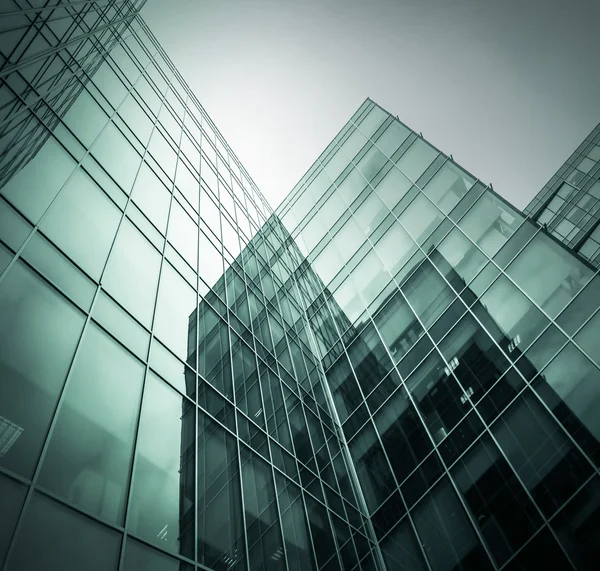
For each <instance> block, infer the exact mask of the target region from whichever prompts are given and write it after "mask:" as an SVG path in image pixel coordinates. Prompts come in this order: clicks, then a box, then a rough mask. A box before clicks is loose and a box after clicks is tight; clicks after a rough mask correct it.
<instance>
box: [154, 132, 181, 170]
mask: <svg viewBox="0 0 600 571" xmlns="http://www.w3.org/2000/svg"><path fill="white" fill-rule="evenodd" d="M148 150H149V151H150V153H151V154H152V157H153V158H154V160H155V161H156V162H157V163H158V164H159V165H160V166H161V167H162V168H163V170H164V171H165V173H166V174H167V175H168V177H169V178H170V179H171V180H173V179H174V177H175V165H176V163H177V155H176V154H175V151H174V150H173V147H172V146H171V145H170V144H169V143H167V140H166V139H165V138H164V137H163V135H162V134H161V132H160V131H159V130H158V129H155V130H154V132H153V133H152V138H151V139H150V144H149V145H148Z"/></svg>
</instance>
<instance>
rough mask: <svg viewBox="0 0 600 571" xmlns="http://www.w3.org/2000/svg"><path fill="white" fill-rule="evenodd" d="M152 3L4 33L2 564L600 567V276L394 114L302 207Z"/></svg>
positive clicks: (370, 131)
mask: <svg viewBox="0 0 600 571" xmlns="http://www.w3.org/2000/svg"><path fill="white" fill-rule="evenodd" d="M142 4H143V1H140V2H135V1H132V0H121V1H118V0H107V1H104V2H103V1H100V0H99V1H96V2H75V1H74V2H70V3H61V4H56V3H53V2H47V3H45V4H44V6H43V7H34V6H33V5H32V4H29V2H28V1H27V0H22V1H21V0H12V2H10V3H6V4H5V6H3V7H2V8H0V16H2V17H1V18H0V58H1V59H0V66H1V67H0V509H1V512H2V526H0V569H1V570H2V571H21V570H23V569H34V568H38V567H42V566H43V567H47V568H50V569H62V570H65V571H71V570H79V569H90V570H98V571H112V570H114V571H138V570H148V571H155V570H156V571H163V570H175V569H178V570H179V571H192V570H193V571H195V570H214V571H229V570H248V571H249V570H260V569H264V570H268V571H277V570H282V571H283V570H295V571H299V570H302V571H304V570H310V569H314V570H315V571H316V570H326V571H334V570H335V571H337V570H359V569H361V570H366V571H374V570H381V571H384V570H385V569H389V570H390V571H391V570H397V569H406V570H413V569H416V570H418V569H424V570H429V571H438V570H439V571H451V570H454V569H465V570H466V569H477V570H479V569H500V568H502V569H510V570H515V569H530V568H534V567H535V568H538V567H539V568H544V567H547V568H559V569H573V568H575V569H595V568H596V565H597V559H598V555H600V553H599V551H598V545H600V535H599V533H598V529H600V480H599V474H598V468H599V463H600V446H599V444H598V439H599V438H600V423H599V422H598V414H597V411H598V409H599V407H600V369H599V367H600V359H599V358H598V355H599V354H600V345H599V344H598V339H600V313H599V312H597V310H598V307H599V306H600V277H599V276H598V275H597V274H598V272H597V271H596V269H595V268H594V266H593V265H592V264H588V263H587V262H586V261H585V260H583V259H582V258H580V257H577V256H575V255H573V254H572V253H571V251H570V250H568V249H567V248H565V247H564V246H563V245H562V244H560V243H559V242H558V241H557V240H555V239H554V238H552V237H551V236H550V235H548V233H547V232H545V231H544V230H542V229H541V228H540V227H539V225H536V224H535V223H533V222H532V221H531V220H530V219H528V218H526V217H525V216H524V215H523V214H522V213H520V212H518V211H517V210H515V209H514V208H513V207H511V206H510V205H509V204H507V203H506V202H505V201H504V200H503V199H502V198H500V197H499V196H497V195H496V194H495V193H494V192H493V191H492V190H491V189H490V188H487V187H486V186H485V185H483V184H482V183H481V182H480V181H478V180H477V179H476V178H475V177H473V176H472V175H471V174H469V173H468V172H466V171H465V170H464V169H462V168H461V167H460V166H459V165H457V164H456V163H454V161H453V160H452V159H451V158H450V157H448V156H446V155H444V154H443V153H441V152H439V151H438V150H437V149H435V148H434V147H433V146H432V145H430V144H429V143H428V142H427V141H425V140H424V139H423V138H422V137H421V136H419V135H417V134H416V133H415V132H414V131H412V130H410V129H409V128H408V127H406V126H405V125H403V124H402V123H401V122H400V121H399V120H397V119H396V118H394V117H392V116H391V115H389V114H388V113H387V112H385V111H384V110H382V109H381V108H380V107H378V106H377V105H376V104H375V103H373V102H372V101H371V100H369V99H367V100H366V101H365V102H364V103H363V105H361V107H360V108H359V109H358V110H357V112H356V113H355V114H354V115H353V117H352V118H351V119H350V121H349V122H348V123H347V125H346V126H344V128H343V129H342V131H340V133H339V134H338V135H337V136H336V137H335V139H334V140H333V141H332V143H331V144H330V145H329V146H328V148H327V149H326V150H325V151H324V152H323V153H322V155H321V156H320V157H319V158H318V159H317V161H316V162H315V164H314V165H313V166H312V167H311V168H310V169H309V171H308V172H307V173H306V175H305V176H304V177H303V178H302V180H301V181H300V182H299V183H298V185H297V186H296V187H295V188H294V189H293V190H292V192H291V193H290V195H289V196H288V198H287V199H286V200H285V201H284V202H283V203H282V205H281V206H280V208H279V209H278V210H277V211H276V212H273V211H272V209H271V208H270V206H269V205H268V203H267V202H266V201H265V199H264V198H263V196H262V194H261V193H260V191H259V190H258V188H257V187H256V185H255V184H254V183H253V181H252V180H251V178H250V176H249V175H248V173H247V172H246V170H245V169H244V168H243V166H242V165H241V164H240V162H239V160H238V159H237V158H236V156H235V155H234V153H233V152H232V150H231V149H230V147H229V145H228V144H227V143H226V141H225V140H224V139H223V137H222V136H221V134H220V133H219V131H218V130H217V128H216V127H215V125H214V124H213V123H212V121H211V120H210V118H209V117H208V115H207V114H206V112H205V111H204V109H203V108H202V106H201V105H200V103H199V102H198V100H197V99H196V97H195V96H194V94H193V93H191V91H190V90H189V87H188V86H187V84H186V83H185V81H184V80H183V78H182V77H181V76H180V74H179V73H178V72H177V70H176V69H175V67H174V66H173V64H172V62H171V61H170V60H169V58H168V57H167V55H166V54H165V53H164V51H163V50H162V49H161V47H160V45H159V44H158V42H157V41H156V39H155V38H154V36H153V35H152V33H151V32H150V30H148V28H147V26H146V25H145V23H144V22H143V20H142V19H141V18H140V16H139V14H138V12H139V9H140V7H141V6H142Z"/></svg>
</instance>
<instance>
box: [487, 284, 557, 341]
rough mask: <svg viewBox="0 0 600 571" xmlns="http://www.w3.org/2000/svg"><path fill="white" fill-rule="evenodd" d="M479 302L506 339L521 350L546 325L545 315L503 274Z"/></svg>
mask: <svg viewBox="0 0 600 571" xmlns="http://www.w3.org/2000/svg"><path fill="white" fill-rule="evenodd" d="M481 302H482V304H483V307H484V308H485V309H486V310H487V311H486V313H487V314H489V315H490V316H491V317H492V319H493V320H494V322H495V323H496V325H498V327H500V329H501V330H502V332H503V333H504V335H505V336H506V338H507V339H510V340H513V341H515V343H516V344H518V345H519V349H520V350H521V351H525V350H526V349H527V347H529V345H530V344H531V343H532V342H533V340H534V339H535V338H536V337H537V336H538V335H539V334H540V333H541V332H542V331H543V330H544V329H545V328H546V325H547V324H548V318H547V317H546V316H545V315H544V314H543V313H542V312H541V311H540V310H539V309H537V308H536V307H535V305H533V303H531V302H530V301H529V300H528V299H527V297H525V296H524V295H523V294H522V293H521V292H520V291H519V290H518V289H517V288H516V287H515V286H514V284H513V283H511V282H510V281H509V280H508V279H507V278H505V277H504V276H501V277H500V278H498V279H497V280H496V282H495V283H494V284H493V285H492V287H491V288H490V289H489V290H488V291H486V292H485V294H484V295H483V297H482V298H481ZM517 337H518V341H517Z"/></svg>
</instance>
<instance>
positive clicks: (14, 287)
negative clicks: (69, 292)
mask: <svg viewBox="0 0 600 571" xmlns="http://www.w3.org/2000/svg"><path fill="white" fill-rule="evenodd" d="M0 315H1V316H2V318H1V319H0V378H1V379H2V382H1V383H0V417H2V420H1V421H0V422H1V423H4V425H5V427H6V428H5V430H7V431H8V434H12V437H11V438H12V439H13V442H12V445H11V447H10V448H9V449H8V450H6V451H5V453H4V454H3V456H2V457H1V458H0V464H1V465H2V466H4V467H5V468H7V469H9V470H12V471H14V472H16V473H17V474H21V475H22V476H24V477H26V478H29V477H31V475H32V474H33V470H34V468H35V465H36V462H37V459H38V456H39V453H40V451H41V449H42V444H43V442H44V439H45V437H46V433H47V431H48V427H49V426H50V421H51V419H52V415H53V414H54V409H55V407H56V403H57V400H58V397H59V394H60V391H61V389H62V386H63V383H64V381H65V377H66V374H67V371H68V368H69V366H70V364H71V359H72V357H73V353H74V351H75V347H76V345H77V342H78V340H79V336H80V334H81V330H82V328H83V323H84V319H83V316H82V315H81V314H80V313H79V312H78V311H77V310H76V309H75V308H74V307H73V306H72V305H71V304H69V303H68V302H66V301H65V300H64V298H62V297H61V296H59V295H58V294H56V293H55V292H54V290H52V289H51V288H50V287H49V286H47V285H45V283H44V282H42V280H40V279H39V278H38V277H37V276H35V274H34V273H33V272H31V271H30V270H28V269H26V268H25V266H24V265H23V264H21V263H17V264H16V265H14V266H13V267H12V269H11V270H10V272H9V273H8V274H7V276H6V277H5V279H4V280H3V281H2V284H0ZM8 434H7V433H5V435H8Z"/></svg>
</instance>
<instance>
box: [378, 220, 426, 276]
mask: <svg viewBox="0 0 600 571" xmlns="http://www.w3.org/2000/svg"><path fill="white" fill-rule="evenodd" d="M375 250H376V252H377V253H378V254H379V257H380V258H381V260H382V261H383V263H384V265H385V267H386V268H387V269H388V271H389V272H390V274H392V275H394V274H395V273H396V272H397V271H398V270H399V269H400V268H402V266H404V264H406V263H407V262H408V260H409V259H410V257H411V256H412V255H413V254H414V253H415V252H416V251H417V245H416V244H415V243H414V241H413V240H412V238H411V237H410V236H409V235H408V234H407V233H406V232H405V231H404V229H403V228H402V226H400V224H398V223H395V224H394V225H393V226H392V227H391V228H390V229H389V230H388V231H387V232H386V233H385V235H384V236H383V237H382V238H381V240H379V242H377V244H375Z"/></svg>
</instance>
